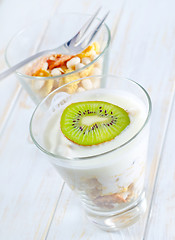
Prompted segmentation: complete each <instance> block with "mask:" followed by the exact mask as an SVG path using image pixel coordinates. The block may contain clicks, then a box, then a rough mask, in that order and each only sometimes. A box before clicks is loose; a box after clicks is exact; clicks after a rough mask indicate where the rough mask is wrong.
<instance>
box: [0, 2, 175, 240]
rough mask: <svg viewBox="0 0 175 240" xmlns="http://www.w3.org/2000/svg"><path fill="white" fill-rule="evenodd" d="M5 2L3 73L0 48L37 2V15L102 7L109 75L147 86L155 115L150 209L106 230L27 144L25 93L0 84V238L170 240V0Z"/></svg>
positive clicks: (0, 15) (0, 13)
mask: <svg viewBox="0 0 175 240" xmlns="http://www.w3.org/2000/svg"><path fill="white" fill-rule="evenodd" d="M10 3H11V2H10V0H3V1H2V0H1V1H0V21H1V22H6V25H0V30H1V33H3V34H2V35H3V37H2V38H0V71H1V70H3V69H5V64H4V60H3V53H4V48H5V46H6V43H7V41H8V39H9V38H10V37H11V36H10V35H13V33H14V32H16V30H18V29H19V28H20V27H21V26H22V25H23V24H24V25H25V23H26V22H27V21H28V20H29V19H30V17H31V12H32V17H34V18H35V17H37V15H38V12H39V9H40V4H42V6H43V7H42V9H43V11H42V13H41V15H45V14H46V15H47V14H53V13H57V12H66V11H68V12H69V11H75V12H82V13H83V12H84V13H86V12H89V13H91V12H94V9H95V8H97V7H98V6H100V5H102V6H104V9H105V10H107V9H110V11H111V12H110V16H109V19H108V24H109V26H110V28H111V30H112V35H113V39H112V48H111V58H110V72H111V73H114V74H122V75H123V76H126V77H130V78H132V79H134V80H136V81H138V82H139V83H141V84H142V85H143V86H145V88H146V89H147V90H148V91H149V93H150V95H151V97H152V101H153V114H152V124H151V134H150V147H149V158H148V168H147V174H146V193H147V198H148V210H147V212H146V214H145V217H144V218H143V219H142V221H140V222H138V223H136V224H135V225H133V226H132V227H130V228H128V229H124V230H122V231H119V232H116V233H108V232H103V231H101V230H99V229H97V228H96V227H94V226H93V225H92V224H91V223H90V222H88V221H87V219H86V217H85V215H84V212H83V211H82V210H81V209H80V208H79V202H78V200H77V198H76V196H75V195H74V193H72V192H71V191H70V189H69V188H68V187H67V185H65V184H64V183H63V181H62V179H61V178H60V177H59V176H58V175H57V173H56V172H55V170H54V168H53V167H52V166H51V165H50V164H49V163H48V162H46V161H44V160H43V155H42V153H40V152H39V151H38V150H37V149H36V148H35V146H34V145H33V144H32V143H31V140H30V139H29V133H28V124H29V120H30V117H31V114H32V112H33V109H34V104H33V103H32V101H31V100H30V98H29V97H28V96H27V94H26V93H25V92H23V91H22V92H20V87H19V86H18V83H17V82H16V81H15V78H14V76H12V77H10V78H9V79H6V81H3V82H0V94H1V96H2V99H3V103H2V102H1V103H0V127H2V126H3V127H4V126H5V129H4V131H3V135H2V136H1V139H0V165H1V167H0V183H1V184H0V239H2V240H8V239H10V240H11V239H20V240H21V239H25V240H26V239H30V240H31V239H49V240H54V239H59V240H64V239H66V240H69V239H75V240H78V239H90V240H93V239H100V240H103V239H105V240H108V239H122V240H123V239H129V240H132V239H133V240H137V239H138V240H141V239H146V240H147V239H149V240H157V239H158V240H164V239H168V240H169V239H170V240H171V239H174V238H175V236H174V231H173V226H174V218H173V216H174V214H175V205H174V196H175V195H174V191H173V190H172V188H173V185H174V181H175V178H174V175H175V174H174V168H173V166H174V163H173V138H172V137H173V133H174V126H173V122H174V120H175V115H174V114H173V110H174V106H173V107H172V101H173V97H174V86H175V85H174V79H175V71H174V64H175V58H174V56H175V45H174V39H175V31H174V29H175V15H174V5H175V3H174V1H173V0H168V1H166V0H159V1H158V0H154V1H151V0H147V1H146V0H144V1H139V0H133V1H116V3H115V4H114V1H112V0H109V1H105V0H103V1H100V0H96V1H92V0H89V1H86V0H83V1H80V0H79V1H76V2H75V3H74V5H72V4H71V2H70V1H69V0H65V1H62V0H60V1H54V0H52V1H46V0H45V1H43V0H42V1H41V0H37V1H34V0H32V1H28V2H26V1H20V0H15V1H13V2H12V3H11V7H12V8H10V9H11V10H10V9H9V8H8V6H9V4H10ZM15 6H18V8H15ZM14 9H15V10H14ZM7 10H8V11H13V14H12V20H13V21H10V20H9V18H8V15H7V14H6V12H7ZM103 11H104V10H103ZM14 12H15V13H16V14H14ZM15 15H16V17H15ZM21 19H22V20H23V21H22V22H21ZM7 28H8V29H9V31H8V32H7V33H6V29H7ZM8 80H10V81H8ZM171 113H172V114H171ZM8 119H9V121H8V122H7V120H8ZM169 122H170V124H169ZM168 127H169V128H168ZM167 128H168V129H169V132H168V134H167ZM166 136H167V137H166ZM165 140H166V142H165ZM164 147H165V148H164ZM162 152H163V155H162V156H161V154H162ZM160 163H161V164H160ZM158 170H159V171H158ZM157 174H158V175H157ZM157 176H158V177H157ZM155 183H156V184H155ZM160 199H161V201H160ZM67 229H69V231H68V230H67ZM157 229H159V230H157Z"/></svg>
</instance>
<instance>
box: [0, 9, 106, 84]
mask: <svg viewBox="0 0 175 240" xmlns="http://www.w3.org/2000/svg"><path fill="white" fill-rule="evenodd" d="M100 9H101V8H99V9H98V10H97V11H96V12H95V14H94V15H93V16H91V17H90V19H89V20H88V21H87V22H86V23H85V24H84V25H83V27H82V28H81V29H80V30H79V31H78V32H77V34H75V36H74V37H73V38H71V39H70V40H69V41H68V42H66V43H64V44H63V45H61V46H59V47H57V48H54V49H50V50H44V51H41V52H38V53H36V54H34V55H32V56H30V57H28V58H26V59H24V60H23V61H21V62H19V63H18V64H16V65H14V66H13V67H11V68H9V69H8V70H6V71H4V72H2V73H1V74H0V80H2V79H3V78H5V77H7V76H9V75H10V74H12V73H13V72H15V71H16V70H17V69H19V68H21V67H23V66H24V65H26V64H27V63H29V62H31V61H33V60H35V59H36V58H38V57H41V56H43V55H46V54H49V53H50V54H51V53H59V54H65V55H73V54H77V53H80V52H82V51H83V50H84V49H85V48H86V47H87V46H88V45H89V44H90V43H91V41H92V40H93V39H94V37H95V36H96V34H97V33H98V31H99V30H100V28H101V26H102V25H103V23H104V21H105V19H106V18H107V16H108V14H109V12H107V14H106V15H105V16H104V17H103V19H102V20H101V21H100V22H99V23H98V24H97V26H96V27H95V28H94V29H93V30H92V31H91V33H90V34H89V35H88V36H87V38H85V39H84V40H82V39H83V38H84V36H85V34H86V33H87V31H88V29H89V28H90V26H91V25H92V23H93V22H94V20H95V18H96V16H97V15H98V13H99V11H100Z"/></svg>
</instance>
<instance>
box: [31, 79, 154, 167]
mask: <svg viewBox="0 0 175 240" xmlns="http://www.w3.org/2000/svg"><path fill="white" fill-rule="evenodd" d="M90 77H91V78H97V77H98V78H103V77H112V78H122V79H124V80H127V81H129V82H132V83H133V84H135V85H136V86H138V87H139V88H140V89H141V90H142V91H143V92H144V93H145V95H146V97H147V100H148V107H149V108H148V113H147V117H146V119H145V121H144V123H143V125H142V127H141V128H140V129H139V130H138V131H137V133H136V134H135V135H134V136H132V137H131V138H130V139H129V140H128V141H126V142H124V143H123V144H121V145H120V146H118V147H116V148H113V149H111V150H109V151H106V152H103V153H100V154H96V155H91V156H88V157H76V158H74V157H73V158H71V157H64V156H61V155H58V154H54V153H51V152H49V151H47V150H46V149H45V148H43V147H42V146H41V145H40V144H39V143H38V142H37V141H36V140H35V137H34V135H33V133H32V123H33V118H34V116H35V113H36V111H37V110H38V108H39V107H40V106H41V105H42V104H43V103H44V102H45V101H46V100H47V99H48V98H49V97H50V96H51V95H52V94H54V93H55V92H56V91H58V90H60V89H61V88H64V87H65V86H66V85H69V84H71V83H73V82H77V81H80V80H83V79H86V78H89V77H84V78H80V79H78V80H74V81H72V82H70V83H67V84H65V85H63V86H61V87H59V88H57V89H55V90H54V91H53V92H51V93H50V94H49V95H48V96H47V97H45V98H44V99H43V100H42V101H41V102H40V103H39V104H38V105H37V107H36V108H35V110H34V112H33V114H32V117H31V120H30V124H29V131H30V136H31V138H32V141H33V142H34V144H35V145H36V146H37V147H38V148H39V149H40V150H41V151H42V152H44V153H46V154H47V155H48V156H50V157H54V158H56V159H59V162H62V163H70V161H71V163H78V162H79V161H82V160H83V161H88V160H90V159H92V158H93V159H94V158H98V157H99V156H102V155H106V154H109V153H111V152H113V151H116V150H118V149H121V148H122V147H124V146H126V145H128V144H129V143H130V142H132V141H133V140H134V139H135V138H136V137H137V136H138V135H139V134H140V133H141V132H142V130H143V129H144V128H145V126H146V125H147V123H148V122H149V119H150V116H151V112H152V103H151V98H150V96H149V94H148V92H147V91H146V90H145V88H144V87H142V86H141V85H140V84H139V83H137V82H135V81H134V80H132V79H130V78H126V77H123V76H118V75H93V76H90Z"/></svg>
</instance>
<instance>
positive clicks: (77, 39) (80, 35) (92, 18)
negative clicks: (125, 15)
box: [75, 7, 101, 43]
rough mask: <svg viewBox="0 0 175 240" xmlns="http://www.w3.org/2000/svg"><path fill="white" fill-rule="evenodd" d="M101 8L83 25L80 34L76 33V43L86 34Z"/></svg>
mask: <svg viewBox="0 0 175 240" xmlns="http://www.w3.org/2000/svg"><path fill="white" fill-rule="evenodd" d="M100 10H101V7H99V8H98V10H97V11H96V12H95V14H94V15H92V17H91V18H90V19H88V21H87V22H86V23H85V24H84V25H83V27H82V28H81V29H80V30H79V32H78V34H77V35H76V39H75V43H78V42H79V41H80V40H81V38H82V37H83V36H84V34H85V33H86V32H87V30H88V29H89V27H90V26H91V24H92V23H93V21H94V19H95V18H96V16H97V15H98V13H99V11H100Z"/></svg>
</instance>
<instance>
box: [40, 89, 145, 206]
mask: <svg viewBox="0 0 175 240" xmlns="http://www.w3.org/2000/svg"><path fill="white" fill-rule="evenodd" d="M59 97H60V93H58V94H57V95H56V96H55V97H54V101H53V104H52V105H51V108H50V112H51V113H52V114H51V116H50V119H49V121H48V122H47V125H46V128H45V131H44V135H43V138H44V144H45V149H46V150H47V151H49V152H51V153H53V154H55V155H58V156H60V158H61V156H63V157H66V158H70V165H69V166H68V165H67V166H63V165H62V166H60V165H59V164H58V165H57V163H56V161H55V162H54V165H55V166H56V168H57V169H58V171H59V173H60V174H61V175H62V177H63V178H64V179H65V180H66V182H67V183H68V184H69V185H70V186H71V187H73V188H74V189H75V190H76V191H78V192H79V193H81V194H83V196H84V197H83V198H87V200H90V201H92V202H93V203H94V204H95V206H96V207H100V208H111V206H112V207H116V205H117V206H118V205H120V204H119V203H120V202H119V200H116V202H115V199H114V200H112V198H113V197H115V198H117V199H118V198H119V197H121V199H122V203H128V202H130V201H134V200H135V199H136V198H137V197H138V196H139V194H141V192H142V190H143V182H144V164H145V161H146V152H147V142H148V129H146V128H144V130H143V131H142V132H141V133H140V134H139V135H138V136H137V137H136V138H134V139H133V140H132V141H130V142H129V143H127V144H125V143H126V142H128V141H129V140H131V139H132V138H133V137H134V136H135V135H136V134H137V133H138V132H139V130H140V129H141V128H142V127H143V125H144V122H145V120H146V116H147V110H146V107H145V105H144V104H143V103H142V102H141V101H140V100H139V99H138V98H137V97H136V96H134V95H132V94H130V93H128V92H124V91H113V90H111V89H110V90H107V89H105V90H104V89H98V90H91V91H87V92H83V93H78V94H76V95H72V96H69V95H66V97H67V98H66V100H64V104H58V102H59ZM55 99H58V101H55ZM60 99H61V98H60ZM80 101H106V102H109V103H112V104H115V105H117V106H119V107H121V108H123V109H125V110H126V111H127V112H128V114H129V117H130V124H129V125H128V127H127V128H126V129H125V130H124V131H123V132H122V133H121V134H120V135H119V136H117V137H115V139H113V140H111V141H109V142H105V143H102V144H99V145H94V146H80V145H78V144H75V143H73V142H71V141H69V140H68V139H67V138H66V137H65V136H64V135H63V134H62V132H61V130H60V118H61V114H62V112H63V110H64V109H65V108H66V107H67V106H68V105H69V104H71V103H73V102H80ZM55 103H56V104H55ZM52 109H54V111H52ZM123 144H125V145H123ZM122 145H123V146H122ZM121 146H122V147H121ZM116 148H118V149H116ZM115 149H116V150H115ZM111 150H112V151H111ZM103 153H105V154H103ZM83 157H90V158H88V159H82V160H79V159H77V158H83ZM58 158H59V157H58ZM71 158H74V159H75V160H74V161H72V160H71ZM76 159H77V162H76ZM115 194H117V197H116V195H115ZM114 195H115V196H114ZM106 198H107V203H105V201H106ZM113 201H114V202H113ZM86 204H87V202H86ZM91 204H92V203H91ZM106 204H107V205H106Z"/></svg>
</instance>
